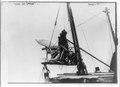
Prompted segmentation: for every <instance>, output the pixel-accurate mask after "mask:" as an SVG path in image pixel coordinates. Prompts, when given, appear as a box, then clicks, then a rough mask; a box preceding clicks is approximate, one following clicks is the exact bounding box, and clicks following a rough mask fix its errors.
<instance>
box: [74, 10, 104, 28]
mask: <svg viewBox="0 0 120 87" xmlns="http://www.w3.org/2000/svg"><path fill="white" fill-rule="evenodd" d="M101 13H102V12H100V13H98V14H95V15H93V16H92V17H90V18H88V19H87V20H85V21H84V22H82V23H80V24H79V25H77V26H76V27H79V26H80V25H82V24H85V23H86V22H88V21H90V20H92V19H94V18H95V17H97V16H98V15H100V14H101Z"/></svg>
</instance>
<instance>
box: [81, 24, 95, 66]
mask: <svg viewBox="0 0 120 87" xmlns="http://www.w3.org/2000/svg"><path fill="white" fill-rule="evenodd" d="M81 30H82V32H83V36H84V38H85V41H86V43H87V47H88V50H89V52H90V53H91V50H90V48H89V45H88V41H87V38H86V36H85V32H84V30H83V28H82V26H81ZM92 62H93V65H94V67H95V64H94V61H93V59H92Z"/></svg>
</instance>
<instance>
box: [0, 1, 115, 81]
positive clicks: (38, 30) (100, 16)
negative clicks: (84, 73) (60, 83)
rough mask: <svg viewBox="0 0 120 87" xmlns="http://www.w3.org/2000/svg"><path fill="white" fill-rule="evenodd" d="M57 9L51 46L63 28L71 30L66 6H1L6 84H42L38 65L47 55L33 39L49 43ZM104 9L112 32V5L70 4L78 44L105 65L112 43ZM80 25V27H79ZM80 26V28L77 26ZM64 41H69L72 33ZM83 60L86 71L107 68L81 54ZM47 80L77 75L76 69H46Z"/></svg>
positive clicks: (63, 67) (5, 4) (16, 4)
mask: <svg viewBox="0 0 120 87" xmlns="http://www.w3.org/2000/svg"><path fill="white" fill-rule="evenodd" d="M59 7H60V12H59V15H58V21H57V26H56V28H55V32H54V36H53V37H54V38H53V40H52V42H53V43H55V42H56V41H57V38H58V36H59V33H60V32H61V31H62V30H63V29H64V28H65V30H66V31H69V30H70V26H69V22H68V17H67V11H66V4H65V3H34V4H33V5H30V4H28V3H24V2H23V3H12V2H11V3H8V2H4V3H2V6H1V8H2V13H1V15H2V23H1V25H2V26H1V27H2V28H1V32H2V33H1V47H2V57H3V59H7V62H6V63H7V65H8V66H7V67H8V81H9V82H43V81H44V79H43V75H42V67H43V66H42V65H41V62H42V61H43V60H44V58H45V56H46V54H45V53H46V52H45V51H42V50H41V48H43V46H40V45H39V44H38V43H37V42H36V41H35V39H38V40H39V39H43V40H48V41H50V39H51V35H52V31H53V28H54V23H55V19H56V15H57V11H58V9H59ZM105 7H108V9H109V11H110V19H111V23H112V27H113V30H114V29H115V26H114V24H115V21H114V20H115V14H114V13H115V12H114V9H115V7H114V4H113V3H111V4H110V3H100V4H95V5H94V6H93V5H88V3H71V8H72V11H73V17H74V21H75V26H76V31H77V36H78V40H79V45H80V47H82V48H83V49H85V50H86V51H88V52H90V53H91V54H93V55H94V56H96V57H98V58H99V59H101V60H102V61H104V62H105V63H107V64H108V65H110V60H111V56H112V53H113V52H114V44H113V40H112V36H111V34H110V33H111V32H110V26H109V23H108V20H107V17H106V14H105V13H104V12H102V11H103V10H104V9H105ZM80 24H81V25H80ZM79 25H80V26H79ZM67 38H68V39H70V40H72V37H71V33H70V32H68V34H67ZM81 54H82V58H83V60H84V62H85V64H86V66H87V70H88V71H89V72H94V68H95V67H96V66H100V69H101V71H108V70H109V68H108V67H106V66H105V65H103V64H101V63H100V62H98V61H96V60H95V59H93V58H92V57H90V56H88V55H86V54H85V53H84V52H82V51H81ZM48 68H49V70H50V72H51V73H50V77H53V76H56V75H57V74H60V73H66V72H70V73H71V72H74V73H75V72H76V69H75V68H76V67H75V66H74V67H71V66H69V67H67V66H53V65H52V66H48Z"/></svg>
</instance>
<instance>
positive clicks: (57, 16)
mask: <svg viewBox="0 0 120 87" xmlns="http://www.w3.org/2000/svg"><path fill="white" fill-rule="evenodd" d="M59 11H60V7H59V9H58V12H57V16H56V20H55V24H54V28H53V31H52V36H51V40H50V44H49V47H50V45H51V42H52V38H53V35H54V31H55V27H56V24H57V19H58V15H59Z"/></svg>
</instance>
